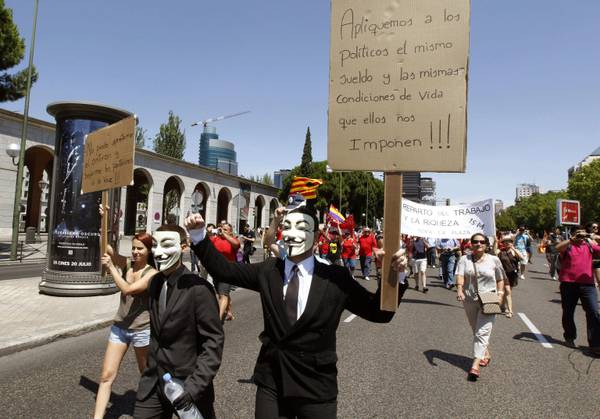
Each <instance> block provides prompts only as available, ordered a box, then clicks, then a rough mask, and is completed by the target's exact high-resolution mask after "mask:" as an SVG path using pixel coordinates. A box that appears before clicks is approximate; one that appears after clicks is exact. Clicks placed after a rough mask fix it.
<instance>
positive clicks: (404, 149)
mask: <svg viewBox="0 0 600 419" xmlns="http://www.w3.org/2000/svg"><path fill="white" fill-rule="evenodd" d="M469 20H470V2H469V0H419V1H413V0H380V1H376V2H375V1H372V0H332V2H331V51H330V65H329V72H330V74H329V113H328V135H327V137H328V138H327V160H328V163H329V165H330V166H331V167H332V168H333V169H334V170H340V171H342V170H364V171H372V172H373V171H374V172H379V171H383V172H385V173H386V179H385V197H384V200H385V204H384V206H385V208H384V212H385V213H384V220H385V233H384V249H385V253H386V256H385V258H384V264H383V265H384V267H383V275H384V277H383V279H384V280H383V281H382V289H381V308H382V309H383V310H392V311H395V310H396V304H397V287H398V284H397V278H398V276H397V274H396V273H395V272H393V271H392V270H391V269H390V259H391V257H392V255H393V254H394V253H395V252H396V251H397V250H398V248H399V245H400V205H401V198H402V175H401V174H400V172H464V171H465V163H466V152H467V142H466V132H467V70H468V57H469ZM364 22H368V23H369V24H368V25H366V24H365V23H364ZM340 210H341V208H340Z"/></svg>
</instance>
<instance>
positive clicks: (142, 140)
mask: <svg viewBox="0 0 600 419" xmlns="http://www.w3.org/2000/svg"><path fill="white" fill-rule="evenodd" d="M146 135H147V134H146V130H145V129H144V128H142V127H140V126H139V125H138V126H137V127H135V146H136V147H139V148H144V146H145V145H146Z"/></svg>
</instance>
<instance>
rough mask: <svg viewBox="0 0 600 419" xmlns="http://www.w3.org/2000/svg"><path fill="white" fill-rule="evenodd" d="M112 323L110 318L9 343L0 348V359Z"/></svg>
mask: <svg viewBox="0 0 600 419" xmlns="http://www.w3.org/2000/svg"><path fill="white" fill-rule="evenodd" d="M112 322H113V318H112V317H111V318H110V319H107V320H96V321H91V322H87V323H83V324H80V325H77V326H73V327H70V328H65V329H61V330H58V331H56V332H50V333H47V334H45V335H39V336H35V337H32V338H30V339H28V340H21V341H15V342H11V343H9V344H8V346H4V347H0V357H3V356H6V355H10V354H14V353H16V352H21V351H25V350H27V349H33V348H36V347H38V346H43V345H46V344H48V343H52V342H55V341H57V340H61V339H66V338H72V337H75V336H80V335H84V334H86V333H90V332H93V331H94V330H98V329H102V328H104V327H106V326H109V325H110V324H111V323H112Z"/></svg>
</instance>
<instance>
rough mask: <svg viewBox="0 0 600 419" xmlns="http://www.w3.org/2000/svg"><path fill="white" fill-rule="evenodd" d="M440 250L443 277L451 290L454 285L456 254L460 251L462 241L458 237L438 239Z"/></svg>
mask: <svg viewBox="0 0 600 419" xmlns="http://www.w3.org/2000/svg"><path fill="white" fill-rule="evenodd" d="M436 248H437V250H438V254H439V259H440V267H441V271H442V279H443V281H444V285H445V286H446V288H447V289H449V290H451V289H452V288H453V287H454V286H455V283H454V270H455V267H456V266H455V265H456V256H457V254H458V252H459V251H460V243H459V242H458V240H456V239H438V240H437V242H436Z"/></svg>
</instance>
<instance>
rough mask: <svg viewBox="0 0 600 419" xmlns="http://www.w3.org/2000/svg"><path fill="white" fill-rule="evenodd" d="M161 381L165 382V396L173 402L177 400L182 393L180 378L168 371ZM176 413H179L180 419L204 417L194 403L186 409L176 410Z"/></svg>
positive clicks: (200, 418) (199, 418)
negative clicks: (172, 375) (174, 376)
mask: <svg viewBox="0 0 600 419" xmlns="http://www.w3.org/2000/svg"><path fill="white" fill-rule="evenodd" d="M163 381H164V382H165V396H167V399H169V400H170V401H171V403H173V401H175V400H177V398H178V397H179V396H181V395H182V394H183V392H184V390H183V383H182V382H181V380H178V379H177V378H173V377H171V374H169V373H166V374H165V375H163ZM177 415H179V417H180V419H204V418H203V417H202V414H201V413H200V411H199V410H198V408H197V407H196V405H192V407H190V408H189V409H187V410H178V411H177Z"/></svg>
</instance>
